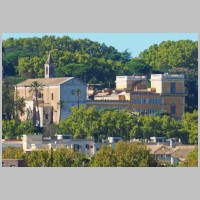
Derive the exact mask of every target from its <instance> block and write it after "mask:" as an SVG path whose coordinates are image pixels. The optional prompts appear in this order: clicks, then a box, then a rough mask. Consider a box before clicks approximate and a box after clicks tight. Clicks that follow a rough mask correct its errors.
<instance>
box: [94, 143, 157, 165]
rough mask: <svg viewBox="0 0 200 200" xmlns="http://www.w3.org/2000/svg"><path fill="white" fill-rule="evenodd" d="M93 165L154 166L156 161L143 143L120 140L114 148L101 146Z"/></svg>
mask: <svg viewBox="0 0 200 200" xmlns="http://www.w3.org/2000/svg"><path fill="white" fill-rule="evenodd" d="M91 165H92V166H93V167H156V166H157V165H158V163H157V161H156V160H155V159H154V157H153V156H152V155H151V154H150V150H149V149H148V148H147V147H146V146H145V145H143V144H138V143H130V142H124V141H120V142H118V143H117V144H116V146H115V147H114V149H112V147H110V146H105V145H104V146H102V147H101V149H100V150H99V151H98V152H97V154H96V155H95V156H94V158H93V160H92V163H91Z"/></svg>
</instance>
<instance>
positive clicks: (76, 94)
mask: <svg viewBox="0 0 200 200" xmlns="http://www.w3.org/2000/svg"><path fill="white" fill-rule="evenodd" d="M81 93H82V92H81V90H80V88H77V89H76V90H75V91H73V94H74V95H75V96H77V104H78V108H79V103H80V96H81Z"/></svg>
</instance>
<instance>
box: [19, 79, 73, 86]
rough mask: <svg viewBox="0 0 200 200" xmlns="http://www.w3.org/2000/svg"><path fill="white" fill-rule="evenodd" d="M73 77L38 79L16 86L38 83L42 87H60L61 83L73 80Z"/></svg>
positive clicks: (28, 80)
mask: <svg viewBox="0 0 200 200" xmlns="http://www.w3.org/2000/svg"><path fill="white" fill-rule="evenodd" d="M72 78H73V77H62V78H36V79H27V80H25V81H23V82H21V83H18V84H17V85H16V86H30V85H31V83H33V82H34V81H37V82H38V83H39V84H42V85H60V84H61V83H63V82H65V81H68V80H70V79H72Z"/></svg>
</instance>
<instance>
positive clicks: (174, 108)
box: [170, 105, 176, 114]
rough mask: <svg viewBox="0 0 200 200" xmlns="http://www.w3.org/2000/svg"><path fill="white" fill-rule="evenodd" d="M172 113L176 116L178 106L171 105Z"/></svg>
mask: <svg viewBox="0 0 200 200" xmlns="http://www.w3.org/2000/svg"><path fill="white" fill-rule="evenodd" d="M170 113H171V114H176V106H175V105H171V106H170Z"/></svg>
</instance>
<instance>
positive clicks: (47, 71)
mask: <svg viewBox="0 0 200 200" xmlns="http://www.w3.org/2000/svg"><path fill="white" fill-rule="evenodd" d="M44 77H45V78H54V77H55V66H54V65H53V60H52V57H51V54H50V53H49V55H48V58H47V60H46V63H45V64H44Z"/></svg>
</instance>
